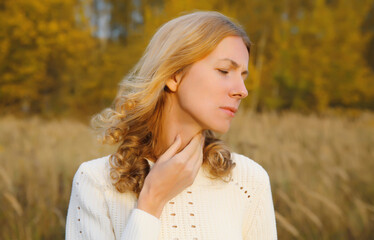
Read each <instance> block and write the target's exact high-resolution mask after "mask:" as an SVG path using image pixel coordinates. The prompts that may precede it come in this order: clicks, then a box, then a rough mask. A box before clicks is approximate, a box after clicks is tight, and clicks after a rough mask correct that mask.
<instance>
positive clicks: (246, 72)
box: [218, 58, 248, 75]
mask: <svg viewBox="0 0 374 240" xmlns="http://www.w3.org/2000/svg"><path fill="white" fill-rule="evenodd" d="M218 61H229V62H230V63H231V65H232V66H233V67H234V68H238V67H239V64H238V63H237V62H235V61H234V60H232V59H230V58H223V59H219V60H218ZM242 74H247V75H248V71H247V70H245V71H244V72H242Z"/></svg>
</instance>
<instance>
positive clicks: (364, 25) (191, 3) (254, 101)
mask: <svg viewBox="0 0 374 240" xmlns="http://www.w3.org/2000/svg"><path fill="white" fill-rule="evenodd" d="M193 10H216V11H219V12H222V13H223V14H225V15H227V16H229V17H232V18H234V19H236V20H237V21H238V22H239V23H240V24H241V25H242V26H243V27H244V28H245V30H246V31H247V33H248V35H249V37H250V39H251V41H252V43H253V46H252V49H251V57H250V65H249V72H250V75H249V79H248V81H247V83H248V85H247V88H248V90H249V95H248V97H247V98H246V99H245V100H244V101H243V103H242V106H241V109H240V111H241V113H240V114H239V115H238V116H237V117H236V119H235V120H234V122H233V123H232V128H231V129H230V131H229V132H228V133H227V134H225V135H223V136H222V138H223V139H224V140H225V141H226V142H227V144H228V145H229V146H230V147H231V149H232V150H234V151H236V152H239V153H242V154H245V155H247V156H248V157H250V158H252V159H254V160H255V161H257V162H258V163H260V164H261V165H262V166H263V167H264V168H265V169H266V170H267V171H268V173H269V175H270V180H271V185H272V193H273V200H274V205H275V211H276V221H277V230H278V237H279V239H364V240H366V239H374V228H373V226H374V187H373V184H374V174H373V169H374V114H373V110H374V0H360V1H354V0H304V1H299V0H277V1H275V0H206V1H203V0H200V1H196V0H155V1H147V0H1V1H0V163H1V164H0V239H4V240H6V239H11V240H13V239H26V240H28V239H64V229H65V218H66V211H67V207H68V202H69V197H70V190H71V182H72V178H73V176H74V173H75V171H76V169H77V167H78V166H79V164H80V163H81V162H83V161H88V160H90V159H93V158H96V157H100V156H104V155H107V154H110V153H111V152H113V151H114V150H115V146H105V145H100V144H99V143H97V141H96V137H95V135H94V134H93V133H92V132H91V130H90V128H89V126H88V122H89V119H90V117H91V116H92V115H93V114H95V113H97V112H99V111H100V110H102V109H103V108H105V107H108V106H110V104H111V103H112V101H113V99H114V97H115V95H116V92H117V85H118V83H119V81H120V80H121V79H122V78H123V77H124V75H125V74H126V73H127V72H128V71H129V70H130V69H131V67H132V66H134V64H135V63H136V62H137V61H138V60H139V58H140V56H141V55H142V53H143V51H144V49H145V47H146V45H147V43H148V41H149V40H150V38H151V36H152V35H153V34H154V33H155V32H156V30H157V28H158V27H160V26H161V25H162V24H163V23H165V22H166V21H168V20H170V19H172V18H175V17H177V16H180V15H182V14H184V13H188V12H191V11H193Z"/></svg>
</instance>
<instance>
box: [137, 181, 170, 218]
mask: <svg viewBox="0 0 374 240" xmlns="http://www.w3.org/2000/svg"><path fill="white" fill-rule="evenodd" d="M164 205H165V202H164V201H162V200H159V199H158V198H157V197H155V196H153V195H152V194H151V193H150V191H149V190H147V189H145V188H143V189H142V191H141V192H140V194H139V198H138V205H137V208H138V209H140V210H142V211H145V212H147V213H149V214H151V215H153V216H155V217H157V218H160V216H161V213H162V210H163V208H164Z"/></svg>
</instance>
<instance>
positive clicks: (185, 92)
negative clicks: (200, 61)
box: [179, 71, 220, 111]
mask: <svg viewBox="0 0 374 240" xmlns="http://www.w3.org/2000/svg"><path fill="white" fill-rule="evenodd" d="M194 73H195V74H190V75H189V76H188V78H186V79H184V82H183V83H182V84H181V86H180V87H181V88H180V95H179V98H180V102H181V105H184V106H185V107H187V105H188V106H192V107H194V108H195V111H198V110H199V109H201V110H202V111H207V110H208V108H211V107H213V106H215V105H217V103H216V101H217V98H218V96H219V95H220V93H219V87H218V83H217V84H215V83H214V80H215V79H214V76H211V74H209V73H206V72H200V73H198V72H196V71H195V72H194Z"/></svg>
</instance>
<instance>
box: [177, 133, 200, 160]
mask: <svg viewBox="0 0 374 240" xmlns="http://www.w3.org/2000/svg"><path fill="white" fill-rule="evenodd" d="M200 138H201V134H197V135H195V136H194V137H193V138H192V139H191V141H190V143H188V144H187V146H186V147H185V148H184V149H183V150H182V151H180V152H179V153H177V154H176V155H175V156H176V157H178V158H180V159H184V160H185V161H188V159H189V158H191V156H192V155H193V154H194V153H195V152H196V150H197V149H198V146H199V144H200V143H201V142H200Z"/></svg>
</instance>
